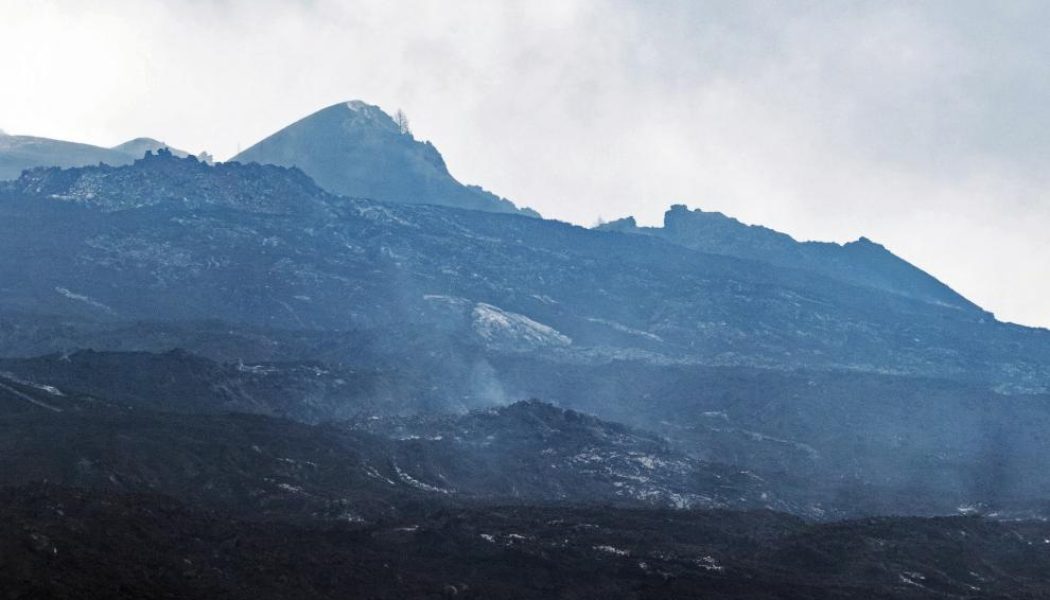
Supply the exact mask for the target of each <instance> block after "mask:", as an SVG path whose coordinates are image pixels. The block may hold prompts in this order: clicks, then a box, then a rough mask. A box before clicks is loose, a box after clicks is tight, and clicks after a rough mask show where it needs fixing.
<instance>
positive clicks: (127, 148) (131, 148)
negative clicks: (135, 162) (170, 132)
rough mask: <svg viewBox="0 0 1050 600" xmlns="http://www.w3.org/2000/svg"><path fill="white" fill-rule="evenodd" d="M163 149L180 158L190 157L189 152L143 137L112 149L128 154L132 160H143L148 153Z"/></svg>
mask: <svg viewBox="0 0 1050 600" xmlns="http://www.w3.org/2000/svg"><path fill="white" fill-rule="evenodd" d="M161 149H165V150H168V151H169V152H171V153H172V154H174V155H175V156H178V157H180V158H185V157H187V156H189V155H190V154H189V152H186V151H184V150H179V149H177V148H172V147H171V146H169V145H167V144H165V143H164V142H161V141H159V140H155V139H153V138H148V137H141V138H135V139H133V140H128V141H126V142H124V143H123V144H118V145H116V146H113V148H112V150H116V151H117V152H120V153H121V154H126V155H127V156H130V157H131V158H132V159H139V158H142V157H143V156H144V155H145V154H146V153H147V152H157V151H158V150H161Z"/></svg>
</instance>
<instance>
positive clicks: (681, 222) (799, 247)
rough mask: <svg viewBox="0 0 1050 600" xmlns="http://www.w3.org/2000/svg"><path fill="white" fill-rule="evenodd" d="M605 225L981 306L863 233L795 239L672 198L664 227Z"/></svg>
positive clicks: (970, 307)
mask: <svg viewBox="0 0 1050 600" xmlns="http://www.w3.org/2000/svg"><path fill="white" fill-rule="evenodd" d="M599 229H604V230H606V231H619V232H621V233H637V234H646V235H652V236H657V237H660V238H662V239H666V240H669V241H672V242H674V243H676V244H681V245H683V246H686V247H689V248H693V249H696V250H700V251H702V252H709V253H712V254H724V255H727V256H737V257H740V258H746V259H751V260H759V261H762V262H766V263H769V264H773V265H779V266H783V267H787V268H791V269H804V270H808V271H813V272H816V273H820V274H822V275H826V276H828V277H832V278H835V279H838V280H841V281H844V282H846V283H851V284H854V285H860V286H865V287H871V288H875V289H879V290H884V291H888V292H891V293H894V294H900V295H903V296H907V297H909V298H914V299H917V300H922V301H924V302H930V303H934V304H941V305H944V306H950V307H954V308H958V309H960V310H966V311H979V310H980V308H979V307H977V306H976V305H975V304H973V303H972V302H970V301H969V300H967V299H966V298H963V297H962V296H961V295H959V294H958V293H957V292H955V291H954V290H952V289H951V288H949V287H948V286H946V285H944V284H943V283H941V282H940V281H938V280H937V279H936V278H934V277H933V276H931V275H930V274H929V273H926V272H924V271H922V270H921V269H919V268H917V267H915V266H914V265H912V264H910V263H908V262H907V261H905V260H902V259H901V258H899V257H897V256H895V255H894V254H893V253H892V252H890V251H889V250H887V249H886V248H885V247H884V246H881V245H879V244H876V243H875V242H872V241H871V240H869V239H867V238H860V239H859V240H857V241H855V242H850V243H848V244H844V245H840V244H835V243H829V242H797V241H795V240H794V239H793V238H792V237H791V236H789V235H787V234H784V233H780V232H778V231H774V230H772V229H769V228H767V227H762V226H760V225H745V224H743V223H741V222H740V221H737V220H736V219H734V218H732V217H727V216H726V215H723V214H722V213H719V212H705V211H702V210H700V209H696V210H693V211H690V210H689V209H688V208H686V207H685V206H683V205H681V204H676V205H674V206H672V207H671V208H670V210H668V211H667V212H666V213H665V214H664V225H663V227H638V226H637V224H636V222H635V220H634V219H633V218H632V217H627V218H625V219H620V220H617V221H612V222H610V223H606V224H604V225H601V226H599Z"/></svg>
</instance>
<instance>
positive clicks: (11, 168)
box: [0, 133, 132, 180]
mask: <svg viewBox="0 0 1050 600" xmlns="http://www.w3.org/2000/svg"><path fill="white" fill-rule="evenodd" d="M131 160H132V159H131V158H130V157H129V156H128V155H127V154H125V153H124V152H121V151H119V150H113V149H107V148H100V147H98V146H92V145H90V144H78V143H76V142H64V141H61V140H51V139H47V138H40V137H32V136H27V135H6V134H3V133H0V180H6V179H15V178H16V177H18V176H19V175H20V174H21V173H22V171H23V170H25V169H31V168H34V167H82V166H86V165H93V164H98V163H105V164H109V165H123V164H127V163H129V162H131Z"/></svg>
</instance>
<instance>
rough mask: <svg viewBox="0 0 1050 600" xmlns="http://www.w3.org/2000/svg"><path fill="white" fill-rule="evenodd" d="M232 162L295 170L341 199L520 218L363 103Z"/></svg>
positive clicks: (325, 112)
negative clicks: (465, 182)
mask: <svg viewBox="0 0 1050 600" xmlns="http://www.w3.org/2000/svg"><path fill="white" fill-rule="evenodd" d="M231 160H233V161H236V162H257V163H261V164H274V165H280V166H285V167H298V168H300V169H302V171H303V172H305V173H306V174H307V175H309V176H310V177H312V178H313V179H314V180H315V181H316V182H317V183H318V184H319V185H320V186H321V187H322V188H324V189H326V190H328V191H330V192H333V193H336V194H341V195H344V196H350V197H358V198H370V199H373V200H379V201H383V202H398V203H405V204H438V205H443V206H451V207H454V208H466V209H472V210H483V211H489V212H503V213H514V212H524V211H519V209H518V208H517V207H515V206H514V204H513V203H511V202H510V201H509V200H506V199H504V198H500V197H499V196H496V195H494V194H491V193H489V192H486V191H485V190H483V189H481V188H478V187H475V186H467V185H463V184H462V183H460V182H459V181H457V180H456V179H455V178H454V177H453V176H452V175H451V174H450V173H449V171H448V168H447V167H446V165H445V161H444V159H443V158H442V157H441V153H440V152H438V150H437V148H435V147H434V145H433V144H431V143H430V142H421V141H418V140H416V139H415V138H414V137H413V136H412V134H411V133H408V132H407V131H406V129H405V127H403V126H401V125H399V124H398V122H397V121H396V120H395V119H394V118H393V117H391V116H390V115H389V114H387V113H386V112H384V111H383V110H382V109H381V108H379V107H378V106H375V105H372V104H368V103H366V102H363V101H361V100H351V101H348V102H340V103H338V104H333V105H331V106H328V107H326V108H323V109H321V110H319V111H317V112H315V113H313V114H311V115H308V116H307V117H304V118H302V119H300V120H298V121H296V122H295V123H292V124H291V125H289V126H287V127H285V128H284V129H281V130H280V131H278V132H276V133H274V134H273V135H271V136H269V137H267V138H266V139H264V140H262V141H260V142H259V143H257V144H255V145H254V146H252V147H250V148H248V149H247V150H245V151H244V152H241V153H240V154H238V155H237V156H234V157H233V159H231Z"/></svg>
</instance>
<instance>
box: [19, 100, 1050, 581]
mask: <svg viewBox="0 0 1050 600" xmlns="http://www.w3.org/2000/svg"><path fill="white" fill-rule="evenodd" d="M5 140H6V142H5ZM30 142H32V143H30ZM5 143H6V144H7V146H3V144H5ZM25 144H29V145H28V146H27V145H25ZM33 144H36V142H33V141H32V140H28V141H27V140H26V139H21V138H19V139H14V138H12V137H11V136H7V137H6V138H0V150H4V149H5V148H6V149H7V150H10V149H12V148H15V149H18V148H23V149H24V148H29V149H30V150H32V149H34V148H35V149H36V150H33V151H34V152H37V151H39V152H37V154H39V156H37V157H36V158H33V160H34V161H36V162H35V163H32V164H27V165H25V166H33V165H35V164H39V165H41V166H39V167H38V168H31V169H29V170H25V171H22V169H21V168H19V169H18V171H19V174H17V176H15V175H12V176H11V177H12V179H11V180H10V181H6V182H3V183H0V590H2V593H0V595H2V596H3V597H10V598H91V597H100V598H101V597H106V598H111V597H127V598H152V597H158V598H160V597H180V598H193V597H201V598H203V597H218V596H221V597H229V598H271V597H273V598H278V597H304V598H309V597H317V598H327V597H333V598H334V597H347V595H350V596H354V597H374V598H388V597H389V598H403V597H476V598H501V597H508V598H509V597H514V598H532V597H535V598H550V597H562V598H594V597H603V598H604V597H610V598H617V597H622V598H671V597H673V598H693V597H696V598H700V597H703V598H712V597H713V598H858V597H863V598H881V597H885V598H930V597H932V598H1039V597H1045V596H1046V595H1047V594H1048V592H1050V587H1048V586H1050V579H1048V577H1047V573H1050V569H1048V568H1047V567H1048V566H1050V565H1048V564H1047V562H1048V560H1050V554H1048V553H1050V541H1048V540H1050V530H1048V529H1047V526H1046V525H1045V522H1046V519H1047V518H1050V503H1048V499H1050V475H1047V474H1046V473H1045V469H1043V468H1042V467H1043V463H1044V462H1045V457H1046V456H1047V455H1048V452H1050V436H1047V434H1046V432H1047V431H1050V394H1048V388H1050V332H1048V331H1046V330H1040V329H1030V328H1024V327H1018V326H1015V325H1011V324H1007V323H1001V322H999V321H997V320H996V319H995V318H994V316H993V315H991V314H990V313H988V312H986V311H984V310H983V309H981V308H980V307H978V306H975V305H974V304H973V303H971V302H970V301H968V300H967V299H965V298H963V297H962V296H960V295H959V294H957V293H956V292H954V291H953V290H951V288H949V287H948V286H946V285H945V284H943V283H942V282H940V281H938V280H937V279H936V278H935V277H933V276H931V275H930V274H927V273H925V272H924V271H922V270H921V269H920V268H919V267H918V266H915V265H912V264H909V263H907V262H906V261H904V260H902V259H900V258H899V257H897V256H895V255H893V254H892V253H891V252H890V251H889V250H888V249H886V248H884V247H882V246H880V245H878V244H877V243H875V242H872V241H870V240H866V239H861V240H858V241H857V242H854V243H851V244H845V245H839V244H822V243H811V242H807V243H799V242H797V241H795V240H793V239H791V238H790V237H788V236H785V235H783V234H780V233H778V232H775V231H772V230H769V229H765V228H761V227H753V226H746V225H743V224H741V223H739V222H737V221H735V220H733V219H731V218H729V217H726V216H724V215H721V214H717V213H705V212H702V211H689V210H688V209H686V208H685V207H683V206H674V207H672V208H671V210H670V211H669V212H668V213H667V216H666V221H665V224H664V226H663V227H661V228H646V227H638V226H637V225H636V224H635V223H634V222H633V220H631V219H625V220H621V221H617V222H614V223H610V224H607V225H605V226H603V227H600V228H597V229H586V228H581V227H575V226H572V225H569V224H565V223H559V222H554V221H548V220H544V219H540V218H536V216H535V215H534V214H532V213H530V212H529V211H525V210H518V209H517V208H516V207H515V206H514V205H513V204H511V203H510V202H508V201H506V200H503V199H500V198H498V197H496V196H494V195H492V194H489V193H487V192H484V191H482V190H480V189H479V188H473V187H469V186H463V185H461V184H459V183H458V182H457V181H456V180H455V179H453V178H452V176H451V175H450V174H449V173H448V170H447V168H446V167H445V164H444V161H443V160H442V159H441V156H440V154H439V153H438V152H437V150H436V148H434V147H433V146H432V145H430V144H429V143H424V142H419V141H417V140H415V138H414V137H413V136H412V135H411V132H410V131H408V130H407V129H406V128H405V127H403V126H400V125H398V124H397V123H396V122H395V121H394V120H393V119H391V118H390V117H389V116H387V115H386V114H384V113H383V112H382V111H380V110H379V109H378V108H376V107H374V106H370V105H367V104H364V103H360V102H352V103H346V104H339V105H335V106H333V107H329V108H328V109H324V110H322V111H320V112H318V113H316V114H314V115H311V116H310V117H307V118H306V119H304V120H302V121H300V122H298V123H295V124H293V125H292V126H290V127H288V128H286V129H284V130H281V131H280V132H278V133H276V134H274V136H271V137H270V138H268V139H266V140H264V141H263V142H260V143H259V144H258V145H256V146H254V147H253V148H251V149H249V150H248V151H245V153H243V154H242V155H241V156H240V157H239V160H243V161H245V162H243V163H242V162H237V161H233V162H228V163H222V164H216V165H212V164H210V163H209V161H207V160H199V159H197V158H194V157H188V156H183V154H184V153H180V152H177V151H171V150H170V149H166V148H164V147H162V146H163V145H162V144H160V143H159V142H154V141H153V140H149V139H139V140H133V141H132V142H129V143H127V144H124V145H122V146H120V147H118V148H115V149H112V150H106V151H105V152H103V154H106V153H123V154H122V155H123V156H125V157H126V158H127V160H124V161H121V160H117V159H116V158H113V159H107V158H106V157H105V156H103V158H100V159H99V160H98V161H96V160H94V158H92V160H91V161H87V162H90V163H92V164H93V163H95V162H103V163H106V164H99V165H95V166H77V167H76V168H59V167H61V166H67V165H81V164H84V162H85V161H86V160H87V159H86V158H85V157H87V156H89V155H90V157H96V156H97V155H98V154H97V153H95V154H92V153H91V152H88V153H87V154H84V155H83V156H81V155H79V154H78V155H77V156H78V157H79V158H77V160H72V161H66V160H65V158H62V159H61V160H60V158H59V157H61V156H64V155H63V153H64V152H66V150H70V148H67V147H66V146H64V145H62V144H57V143H54V144H53V143H50V142H48V143H47V144H43V143H42V142H41V144H43V145H40V144H37V145H33ZM55 144H57V145H55ZM89 150H90V149H89ZM98 150H99V151H101V149H98ZM70 151H71V150H70ZM92 152H94V151H92ZM129 153H144V154H143V155H142V156H141V157H139V158H138V159H137V160H134V162H130V161H131V158H130V155H129ZM10 156H13V154H11V153H10V152H8V153H7V154H4V152H0V161H2V160H6V158H5V157H10ZM34 156H36V155H34ZM107 156H108V155H107ZM24 158H25V157H22V158H20V159H19V160H22V159H24ZM103 159H105V160H103ZM26 160H28V159H26ZM9 162H10V161H9ZM23 162H24V161H23ZM128 162H130V164H125V163H128ZM271 163H273V164H271ZM6 164H7V163H2V162H0V166H3V165H6ZM12 164H13V163H12ZM282 165H283V166H282Z"/></svg>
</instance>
